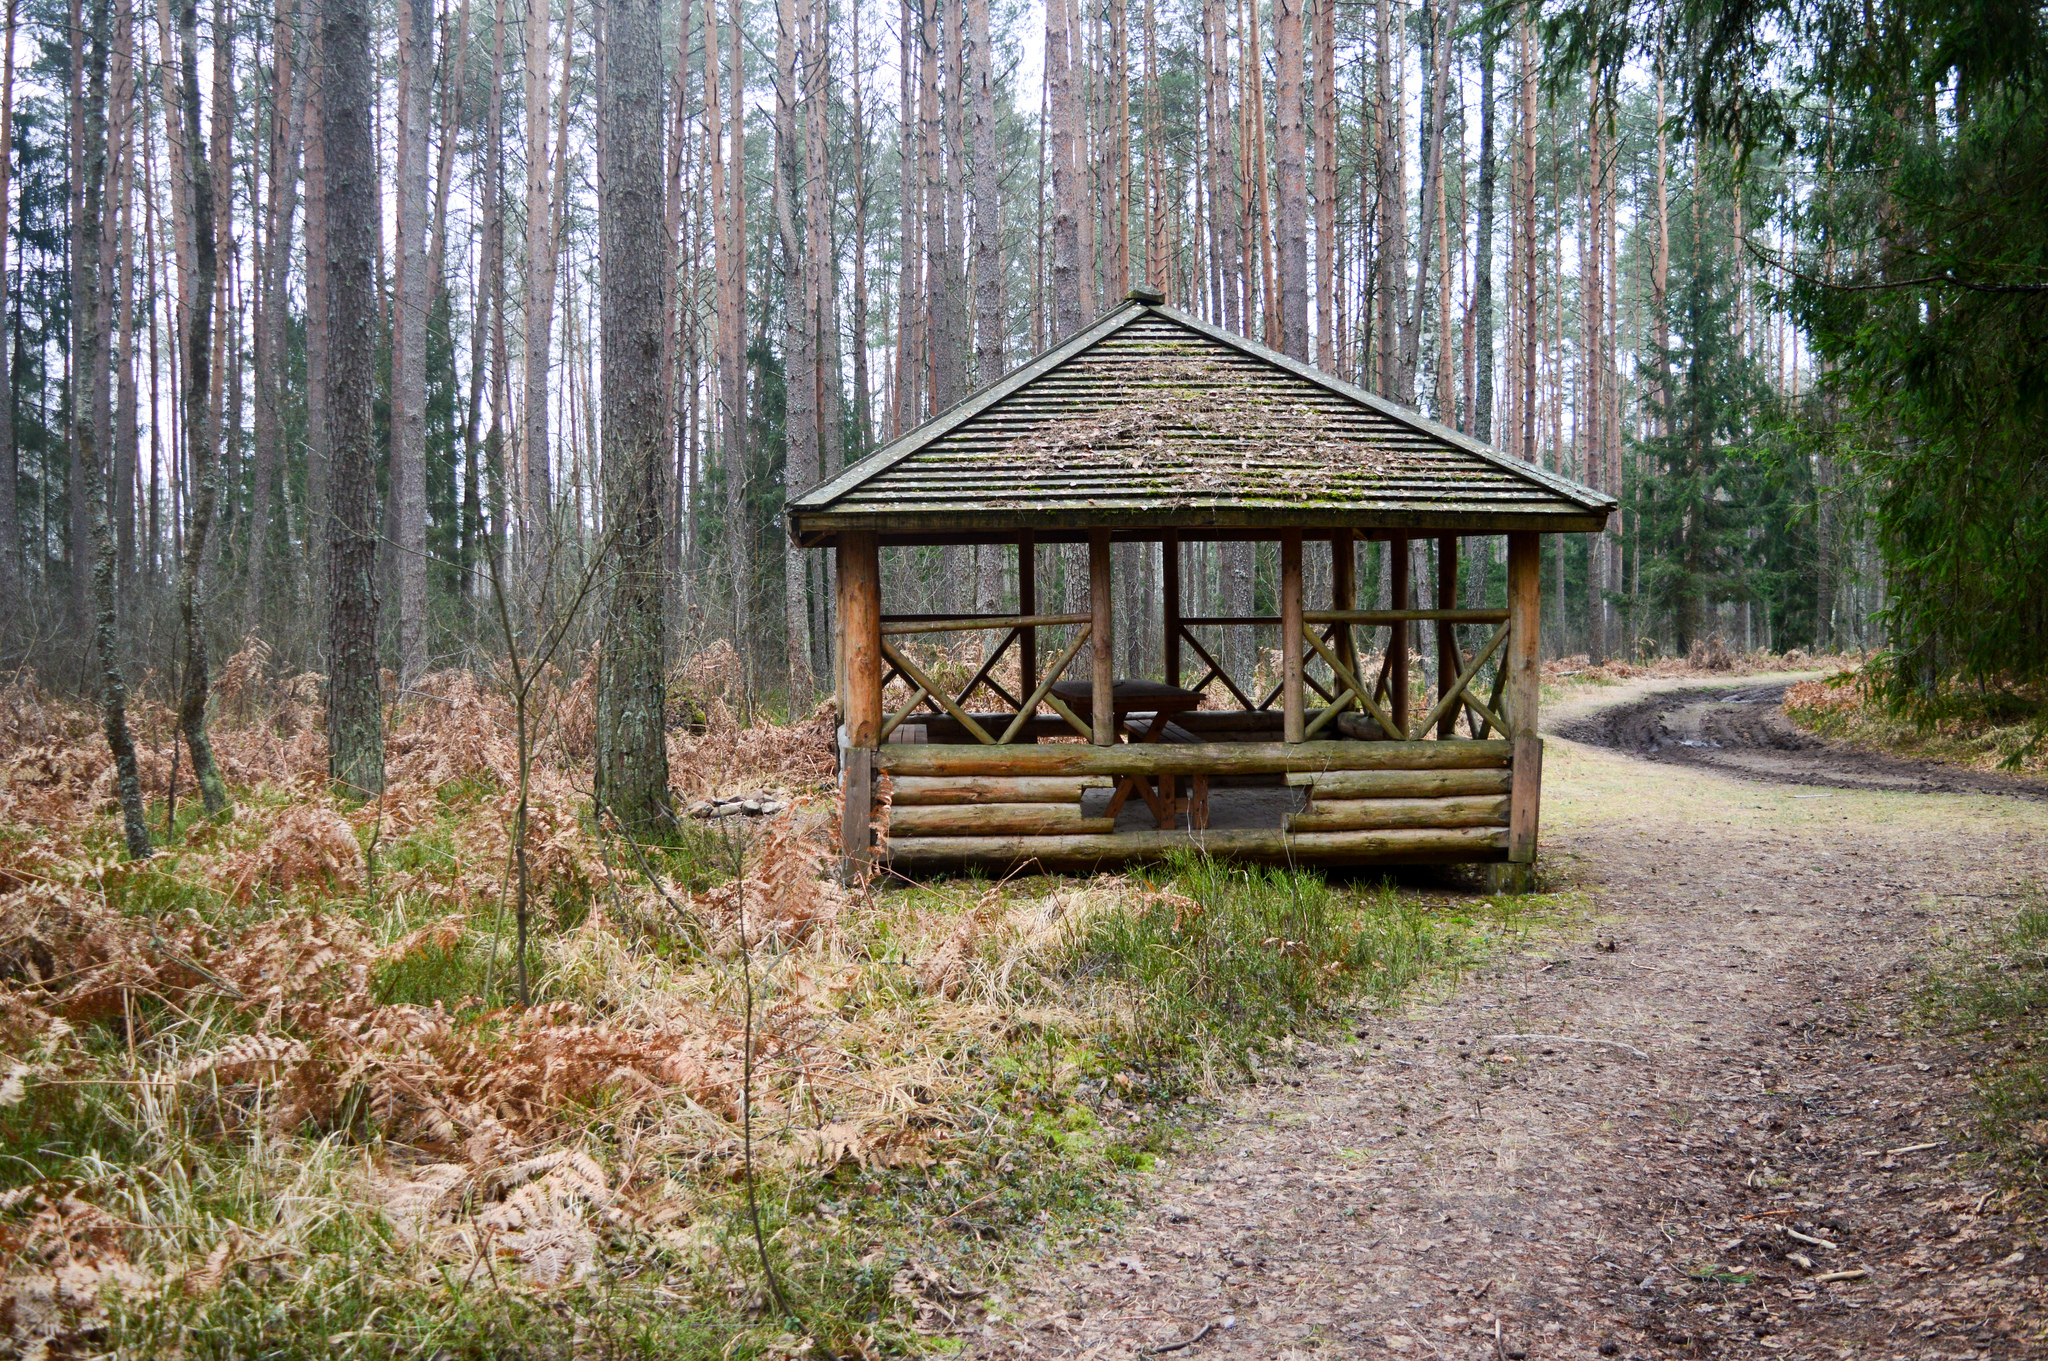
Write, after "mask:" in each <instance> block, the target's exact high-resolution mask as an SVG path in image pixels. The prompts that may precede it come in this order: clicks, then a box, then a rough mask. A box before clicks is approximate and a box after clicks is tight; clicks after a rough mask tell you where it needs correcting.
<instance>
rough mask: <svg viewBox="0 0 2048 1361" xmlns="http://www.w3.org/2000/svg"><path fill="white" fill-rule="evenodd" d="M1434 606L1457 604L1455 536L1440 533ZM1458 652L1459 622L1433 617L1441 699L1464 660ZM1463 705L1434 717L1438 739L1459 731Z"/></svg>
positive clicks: (1449, 606) (1455, 677) (1439, 697)
mask: <svg viewBox="0 0 2048 1361" xmlns="http://www.w3.org/2000/svg"><path fill="white" fill-rule="evenodd" d="M1436 607H1437V608H1438V609H1440V610H1455V609H1456V608H1458V536H1457V535H1455V534H1442V535H1439V536H1437V541H1436ZM1463 660H1464V659H1463V658H1462V657H1460V656H1459V655H1458V626H1457V625H1456V624H1454V623H1452V622H1451V621H1450V620H1448V619H1439V620H1437V621H1436V697H1437V698H1438V699H1439V700H1441V699H1442V698H1443V697H1444V696H1445V695H1447V694H1449V693H1450V689H1451V686H1453V685H1455V684H1456V683H1457V680H1458V668H1459V666H1460V665H1461V664H1462V663H1463ZM1464 707H1465V706H1464V705H1462V704H1453V705H1452V706H1451V707H1450V708H1448V709H1446V710H1444V716H1443V717H1442V718H1440V719H1438V720H1437V724H1436V735H1437V737H1438V738H1439V739H1442V738H1446V737H1456V736H1457V735H1458V711H1459V710H1460V709H1462V708H1464Z"/></svg>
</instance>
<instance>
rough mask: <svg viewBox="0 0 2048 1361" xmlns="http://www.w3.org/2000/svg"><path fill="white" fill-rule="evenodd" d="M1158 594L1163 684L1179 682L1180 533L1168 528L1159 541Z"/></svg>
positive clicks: (1176, 683) (1177, 683)
mask: <svg viewBox="0 0 2048 1361" xmlns="http://www.w3.org/2000/svg"><path fill="white" fill-rule="evenodd" d="M1159 593H1160V595H1161V596H1162V597H1163V600H1162V602H1161V604H1162V613H1163V615H1164V618H1163V619H1162V621H1161V622H1162V624H1163V628H1162V630H1161V631H1162V634H1163V637H1164V641H1165V647H1164V649H1163V651H1164V653H1165V656H1164V657H1162V658H1161V660H1162V661H1163V662H1164V663H1165V664H1166V683H1167V684H1168V685H1179V684H1180V533H1179V531H1178V530H1168V531H1167V532H1166V535H1165V537H1164V538H1162V539H1160V541H1159Z"/></svg>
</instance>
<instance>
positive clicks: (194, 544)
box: [178, 0, 374, 816]
mask: <svg viewBox="0 0 2048 1361" xmlns="http://www.w3.org/2000/svg"><path fill="white" fill-rule="evenodd" d="M178 39H179V53H178V64H179V73H180V77H181V82H182V85H183V88H182V90H181V91H180V93H181V95H182V105H183V108H184V112H185V129H184V131H185V147H186V151H187V155H186V157H185V166H186V178H187V195H188V198H189V201H190V203H191V205H192V240H193V266H194V267H193V273H192V293H191V311H190V312H189V313H188V314H187V315H186V318H185V375H184V377H185V392H184V425H185V450H186V455H185V456H186V459H187V460H188V462H189V464H190V466H191V470H192V484H193V497H192V514H191V523H190V525H189V526H188V527H187V529H186V532H185V545H184V555H183V560H182V562H181V563H180V564H179V570H178V620H179V624H180V626H181V628H182V631H183V637H184V648H185V658H184V662H185V667H184V681H183V684H182V685H181V687H180V690H179V698H178V723H179V726H180V728H182V729H183V731H184V734H185V745H186V746H187V747H188V748H189V749H190V750H191V753H192V775H193V778H194V779H195V780H196V781H197V782H198V784H199V793H200V797H201V798H202V799H203V800H204V801H205V804H206V811H207V813H208V815H209V816H211V815H214V814H218V813H219V812H221V811H222V810H223V809H225V808H226V807H227V804H228V789H227V783H226V782H225V781H224V780H222V779H221V775H220V769H219V767H218V766H217V765H215V763H214V759H213V746H212V744H211V743H210V742H209V741H208V740H207V737H206V696H207V691H208V689H209V688H210V684H211V682H210V679H209V677H208V675H207V660H206V630H205V626H204V624H203V622H202V621H201V619H200V614H199V604H200V602H199V591H200V583H199V575H200V571H201V568H202V567H203V566H204V564H205V562H206V548H207V535H208V534H209V533H210V532H211V530H212V528H213V512H214V506H215V503H216V502H217V501H218V499H219V496H220V461H219V457H218V451H217V449H216V448H215V445H214V441H213V438H212V434H211V430H210V428H209V427H210V423H209V421H208V419H207V417H208V411H207V406H208V400H207V399H208V394H209V392H210V391H211V389H212V386H213V385H212V383H211V382H210V381H209V379H210V375H211V373H212V363H213V336H212V329H213V294H214V280H215V276H216V274H217V272H218V261H219V258H220V257H219V256H218V255H217V254H216V253H215V244H216V242H215V234H214V233H215V228H214V200H213V176H212V173H211V171H210V170H209V169H208V167H207V163H206V141H205V138H204V136H203V135H202V134H201V132H200V129H199V6H198V0H185V3H184V4H183V5H182V6H180V8H179V17H178ZM367 390H368V384H367V383H366V384H365V391H367ZM372 674H373V675H374V672H373V673H372Z"/></svg>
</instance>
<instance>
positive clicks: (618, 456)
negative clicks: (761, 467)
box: [595, 0, 786, 835]
mask: <svg viewBox="0 0 2048 1361" xmlns="http://www.w3.org/2000/svg"><path fill="white" fill-rule="evenodd" d="M785 3H786V0H785ZM605 44H606V54H605V57H606V59H605V81H604V87H603V90H604V93H603V118H604V129H605V139H604V156H605V162H604V172H603V174H601V175H600V176H599V177H598V182H599V184H600V186H601V188H600V197H599V208H598V228H599V233H600V240H599V247H598V268H599V287H600V288H601V289H602V290H603V304H604V310H603V316H602V321H601V326H602V332H603V334H602V339H601V342H600V343H601V345H602V348H603V353H604V394H603V398H602V401H603V404H604V454H603V461H604V482H605V525H606V531H607V534H608V536H609V537H610V539H611V542H612V545H613V549H612V552H613V557H614V564H615V566H614V572H613V580H612V587H611V594H610V598H609V600H608V601H607V605H606V610H605V622H604V634H603V637H604V645H603V647H602V648H601V649H600V650H599V652H598V677H597V774H596V787H595V793H596V801H597V805H598V807H599V808H602V809H605V810H607V811H609V812H610V813H611V814H612V816H614V817H616V818H617V819H618V820H619V823H620V825H621V826H622V827H624V828H625V829H626V831H627V833H628V835H639V834H645V833H647V832H650V831H656V830H660V829H662V828H665V827H667V826H669V825H670V824H671V823H672V822H673V819H674V812H673V809H672V808H671V806H670V798H669V790H668V747H667V744H666V741H665V739H664V735H663V731H662V713H663V707H664V698H665V696H664V691H663V684H662V673H663V667H662V661H663V645H662V621H663V612H662V523H661V500H662V498H661V485H662V470H663V467H664V466H665V463H666V461H667V448H668V439H667V434H666V430H665V428H664V424H663V413H664V411H665V409H666V402H665V401H664V398H663V394H662V381H661V354H662V332H663V329H664V325H665V322H664V317H663V309H662V294H663V291H664V288H663V284H664V280H663V278H662V266H663V256H664V252H663V248H662V209H663V203H662V168H663V142H662V137H663V130H664V123H665V120H664V118H663V111H662V98H663V93H664V91H665V89H666V85H665V82H664V80H663V78H662V62H661V0H608V3H607V4H606V12H605Z"/></svg>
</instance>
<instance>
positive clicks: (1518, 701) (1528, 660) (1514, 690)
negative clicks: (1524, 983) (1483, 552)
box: [1501, 534, 1543, 864]
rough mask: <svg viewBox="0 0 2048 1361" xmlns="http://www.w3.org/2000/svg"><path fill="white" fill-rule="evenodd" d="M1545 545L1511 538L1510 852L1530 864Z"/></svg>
mask: <svg viewBox="0 0 2048 1361" xmlns="http://www.w3.org/2000/svg"><path fill="white" fill-rule="evenodd" d="M1541 543H1542V541H1541V540H1540V539H1539V538H1538V537H1537V536H1536V535H1534V534H1510V535H1508V611H1509V613H1510V614H1511V615H1512V619H1511V626H1512V628H1513V630H1514V636H1513V638H1511V639H1510V640H1509V642H1508V660H1507V673H1508V682H1507V694H1506V696H1505V703H1506V710H1507V711H1506V712H1505V713H1504V714H1502V715H1501V716H1502V717H1503V718H1505V719H1507V721H1508V722H1510V723H1512V724H1514V726H1515V790H1514V794H1513V799H1514V811H1513V812H1512V814H1511V815H1510V817H1509V825H1510V828H1511V829H1512V837H1511V840H1510V843H1509V853H1510V855H1511V856H1512V858H1513V859H1514V860H1516V861H1517V862H1519V863H1522V864H1528V863H1530V862H1532V861H1534V860H1535V859H1536V831H1537V823H1538V813H1539V809H1540V805H1541V802H1542V795H1543V743H1542V741H1541V739H1539V738H1538V737H1537V735H1536V719H1537V714H1536V703H1537V694H1538V690H1539V687H1540V685H1541V683H1542V672H1541V669H1540V668H1539V665H1538V660H1537V659H1538V655H1539V652H1538V649H1539V646H1540V643H1541V634H1540V629H1541V626H1542V620H1543V586H1542V565H1543V559H1542V547H1541Z"/></svg>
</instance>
